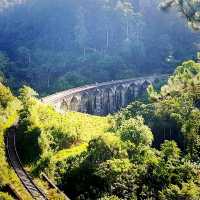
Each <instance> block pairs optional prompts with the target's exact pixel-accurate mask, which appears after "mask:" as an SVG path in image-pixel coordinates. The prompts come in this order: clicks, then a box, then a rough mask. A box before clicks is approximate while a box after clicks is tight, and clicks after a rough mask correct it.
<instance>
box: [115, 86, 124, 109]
mask: <svg viewBox="0 0 200 200" xmlns="http://www.w3.org/2000/svg"><path fill="white" fill-rule="evenodd" d="M124 90H125V88H124V87H123V86H122V85H119V86H118V87H117V88H116V90H115V109H116V110H119V109H120V108H121V107H122V106H123V98H124V97H123V93H124Z"/></svg>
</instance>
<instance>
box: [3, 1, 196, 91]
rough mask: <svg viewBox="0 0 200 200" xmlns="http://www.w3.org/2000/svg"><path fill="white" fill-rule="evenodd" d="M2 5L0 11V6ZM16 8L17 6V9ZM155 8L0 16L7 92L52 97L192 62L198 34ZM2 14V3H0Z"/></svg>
mask: <svg viewBox="0 0 200 200" xmlns="http://www.w3.org/2000/svg"><path fill="white" fill-rule="evenodd" d="M3 2H4V3H3ZM22 2H23V3H22ZM158 3H159V1H157V0H153V1H152V0H141V1H139V0H125V1H122V0H112V1H111V0H110V1H106V0H96V1H93V0H77V1H73V0H68V1H65V0H57V1H50V0H42V1H39V0H29V1H27V2H24V1H22V0H18V1H17V0H16V1H9V5H14V4H15V5H16V6H11V7H10V8H8V9H5V10H4V11H3V12H1V16H0V30H1V31H0V51H2V52H3V53H4V54H6V55H7V56H8V57H9V59H10V61H11V62H12V64H10V65H9V66H8V67H7V68H6V70H1V71H4V76H5V77H6V79H7V82H8V84H9V85H10V86H11V87H12V88H14V89H15V88H18V87H20V86H21V85H22V84H28V85H30V86H32V87H34V88H36V89H37V90H39V91H40V92H42V93H46V92H47V93H51V92H54V91H57V90H61V89H66V88H70V87H74V86H78V85H82V84H85V83H90V82H96V81H97V82H101V81H107V80H113V79H122V78H129V77H134V76H139V75H146V74H154V73H170V72H172V71H173V69H174V67H175V66H176V64H177V63H179V62H181V61H182V60H184V59H188V58H193V57H194V56H195V54H196V51H197V50H198V41H199V34H197V33H195V32H192V31H191V30H190V29H189V28H188V27H187V25H186V23H185V21H184V19H182V18H180V16H178V15H177V13H176V12H173V11H171V12H168V13H167V14H166V13H163V12H162V11H160V10H159V8H158ZM1 5H3V7H8V6H5V5H8V1H2V3H1Z"/></svg>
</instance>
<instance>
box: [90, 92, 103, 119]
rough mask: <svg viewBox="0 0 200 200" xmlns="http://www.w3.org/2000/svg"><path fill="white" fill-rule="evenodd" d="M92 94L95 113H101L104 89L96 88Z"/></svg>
mask: <svg viewBox="0 0 200 200" xmlns="http://www.w3.org/2000/svg"><path fill="white" fill-rule="evenodd" d="M92 95H93V113H94V114H97V115H100V114H101V113H102V109H103V97H102V91H101V90H100V89H96V90H95V91H94V92H93V94H92Z"/></svg>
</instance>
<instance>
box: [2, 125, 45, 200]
mask: <svg viewBox="0 0 200 200" xmlns="http://www.w3.org/2000/svg"><path fill="white" fill-rule="evenodd" d="M6 143H7V145H6V146H7V154H8V158H9V161H10V163H11V165H12V167H13V169H14V170H15V172H16V174H17V176H18V177H19V178H20V180H21V182H22V184H23V185H24V187H25V188H26V189H27V191H28V192H29V193H30V194H31V196H32V197H33V199H36V200H48V198H47V197H46V195H45V194H44V193H43V192H42V191H41V190H40V189H39V188H38V187H37V186H36V184H35V183H34V182H33V180H32V179H31V177H30V176H29V175H28V174H27V172H26V171H25V170H24V168H23V166H22V163H21V161H20V158H19V155H18V153H17V149H16V145H15V127H12V128H10V130H9V131H8V134H7V139H6Z"/></svg>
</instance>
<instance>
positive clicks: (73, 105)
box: [69, 96, 80, 111]
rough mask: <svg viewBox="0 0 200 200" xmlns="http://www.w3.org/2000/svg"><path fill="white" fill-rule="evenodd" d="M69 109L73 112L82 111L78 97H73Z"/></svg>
mask: <svg viewBox="0 0 200 200" xmlns="http://www.w3.org/2000/svg"><path fill="white" fill-rule="evenodd" d="M69 108H70V110H72V111H80V106H79V101H78V98H77V97H76V96H73V97H72V99H71V101H70V103H69Z"/></svg>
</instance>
